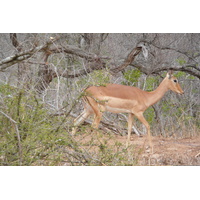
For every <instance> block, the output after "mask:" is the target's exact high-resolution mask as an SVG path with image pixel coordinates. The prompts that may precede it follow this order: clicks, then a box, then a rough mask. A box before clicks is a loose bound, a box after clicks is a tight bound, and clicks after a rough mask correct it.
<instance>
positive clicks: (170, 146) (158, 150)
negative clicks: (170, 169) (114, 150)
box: [117, 136, 200, 165]
mask: <svg viewBox="0 0 200 200" xmlns="http://www.w3.org/2000/svg"><path fill="white" fill-rule="evenodd" d="M117 139H118V140H125V138H124V137H121V136H117ZM152 142H153V153H152V154H151V153H150V151H149V149H147V145H148V140H147V137H146V136H143V137H138V136H132V138H131V144H132V145H135V146H136V148H137V149H140V148H143V151H141V155H140V157H139V158H140V159H139V164H140V165H200V137H195V138H181V139H175V138H164V137H162V136H154V137H152Z"/></svg>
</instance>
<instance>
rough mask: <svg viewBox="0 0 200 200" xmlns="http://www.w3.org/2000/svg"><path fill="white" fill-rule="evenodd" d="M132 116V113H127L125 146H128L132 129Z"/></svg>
mask: <svg viewBox="0 0 200 200" xmlns="http://www.w3.org/2000/svg"><path fill="white" fill-rule="evenodd" d="M133 117H134V115H133V114H132V113H130V114H129V115H128V137H127V141H126V148H127V147H128V146H129V143H130V138H131V130H132V125H133Z"/></svg>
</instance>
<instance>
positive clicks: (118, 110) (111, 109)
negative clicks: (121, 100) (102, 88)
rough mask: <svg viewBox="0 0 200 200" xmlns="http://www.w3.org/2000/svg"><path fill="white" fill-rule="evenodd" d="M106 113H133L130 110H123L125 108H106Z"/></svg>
mask: <svg viewBox="0 0 200 200" xmlns="http://www.w3.org/2000/svg"><path fill="white" fill-rule="evenodd" d="M105 109H106V111H109V112H112V113H131V111H130V110H127V109H123V108H113V107H110V106H105Z"/></svg>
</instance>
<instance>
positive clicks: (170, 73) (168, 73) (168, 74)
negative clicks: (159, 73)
mask: <svg viewBox="0 0 200 200" xmlns="http://www.w3.org/2000/svg"><path fill="white" fill-rule="evenodd" d="M172 74H173V71H172V70H169V71H168V72H167V77H168V79H171V77H172Z"/></svg>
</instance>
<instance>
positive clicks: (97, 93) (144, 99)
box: [73, 71, 184, 147]
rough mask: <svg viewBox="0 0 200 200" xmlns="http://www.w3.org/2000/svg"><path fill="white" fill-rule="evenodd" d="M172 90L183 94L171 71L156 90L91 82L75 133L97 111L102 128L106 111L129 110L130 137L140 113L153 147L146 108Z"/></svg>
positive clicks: (94, 125) (95, 117)
mask: <svg viewBox="0 0 200 200" xmlns="http://www.w3.org/2000/svg"><path fill="white" fill-rule="evenodd" d="M168 90H172V91H173V92H176V93H178V94H183V93H184V92H183V90H182V89H181V87H180V85H179V83H178V80H177V78H176V77H174V76H173V75H172V71H169V72H168V73H167V75H166V77H165V78H164V79H163V81H162V82H161V83H160V85H159V86H158V88H157V89H156V90H154V91H152V92H147V91H143V90H141V89H139V88H137V87H131V86H125V85H118V84H107V85H106V86H91V87H88V88H87V89H86V90H85V93H84V96H83V98H82V99H83V102H84V111H83V113H82V114H80V115H79V116H78V117H77V118H76V119H75V120H74V129H73V134H74V133H75V132H76V127H77V126H78V125H80V124H81V123H82V122H84V121H85V119H86V118H88V117H89V116H90V115H93V114H94V121H93V124H92V126H93V127H94V128H98V126H99V123H100V121H101V117H102V114H103V112H105V111H109V112H112V113H128V114H129V115H128V138H127V143H126V144H127V145H128V144H129V141H130V135H131V130H132V124H133V118H134V116H135V117H137V118H138V119H139V120H140V122H141V123H143V124H144V126H145V127H146V129H147V134H148V140H149V145H150V147H152V140H151V133H150V126H149V123H148V122H147V121H146V119H145V118H144V116H143V113H144V111H145V110H146V109H147V108H149V107H150V106H152V105H153V104H155V103H156V102H158V101H159V100H160V99H161V98H162V97H163V96H164V94H165V93H166V92H167V91H168Z"/></svg>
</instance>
